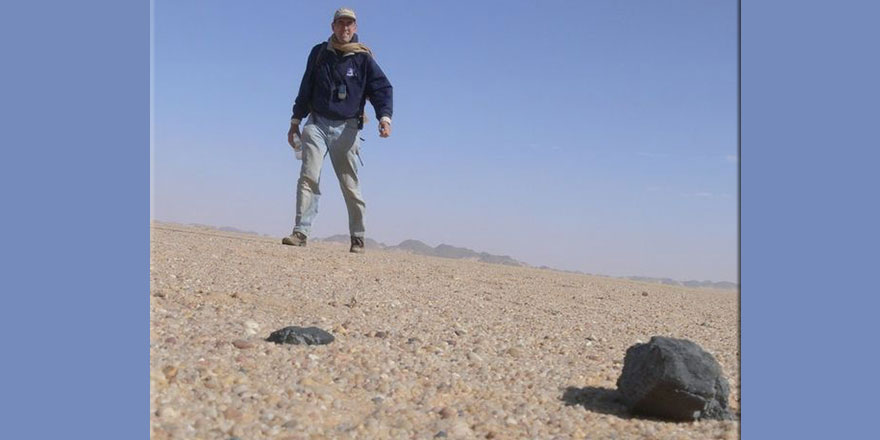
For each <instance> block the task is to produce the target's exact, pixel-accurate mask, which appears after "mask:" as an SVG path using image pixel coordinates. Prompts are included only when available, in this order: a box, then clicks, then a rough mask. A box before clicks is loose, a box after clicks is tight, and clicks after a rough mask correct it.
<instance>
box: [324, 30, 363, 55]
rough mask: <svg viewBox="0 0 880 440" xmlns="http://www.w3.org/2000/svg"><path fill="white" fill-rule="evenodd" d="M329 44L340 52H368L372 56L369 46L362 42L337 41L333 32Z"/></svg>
mask: <svg viewBox="0 0 880 440" xmlns="http://www.w3.org/2000/svg"><path fill="white" fill-rule="evenodd" d="M330 45H331V46H333V48H334V49H336V50H338V51H340V52H342V53H349V52H354V53H362V52H363V53H367V54H369V55H370V56H373V51H371V50H370V48H369V47H367V46H366V45H365V44H363V43H343V42H341V41H339V40H338V39H336V34H333V35H331V36H330Z"/></svg>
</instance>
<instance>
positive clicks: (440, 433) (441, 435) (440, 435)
mask: <svg viewBox="0 0 880 440" xmlns="http://www.w3.org/2000/svg"><path fill="white" fill-rule="evenodd" d="M434 438H446V431H439V432H437V433H436V434H434Z"/></svg>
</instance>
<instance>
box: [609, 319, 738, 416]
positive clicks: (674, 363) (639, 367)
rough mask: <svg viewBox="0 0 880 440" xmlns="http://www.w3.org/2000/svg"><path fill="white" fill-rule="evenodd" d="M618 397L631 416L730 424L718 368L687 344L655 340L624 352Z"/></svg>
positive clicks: (726, 388) (724, 385) (726, 389)
mask: <svg viewBox="0 0 880 440" xmlns="http://www.w3.org/2000/svg"><path fill="white" fill-rule="evenodd" d="M617 391H618V392H619V393H620V396H621V397H622V400H623V402H624V403H625V404H626V405H627V407H628V408H629V411H630V412H631V413H633V414H642V415H646V416H652V417H659V418H663V419H670V420H679V421H693V420H698V419H718V420H724V419H730V418H732V415H731V414H730V411H729V409H728V407H727V395H728V393H729V391H730V388H729V385H728V384H727V379H725V378H724V376H723V374H722V371H721V366H720V365H718V361H716V360H715V358H714V357H713V356H712V355H711V354H709V353H708V352H706V351H705V350H703V349H702V348H700V346H699V345H697V344H695V343H693V342H691V341H688V340H685V339H673V338H666V337H662V336H654V337H652V338H651V341H649V342H648V343H647V344H636V345H633V346H632V347H630V348H628V349H627V350H626V357H625V358H624V360H623V371H622V372H621V373H620V377H619V378H618V379H617Z"/></svg>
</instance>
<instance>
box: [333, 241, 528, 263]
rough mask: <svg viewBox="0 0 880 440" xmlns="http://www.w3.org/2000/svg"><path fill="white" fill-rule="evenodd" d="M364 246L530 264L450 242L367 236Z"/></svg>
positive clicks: (437, 255) (422, 253)
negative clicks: (433, 244)
mask: <svg viewBox="0 0 880 440" xmlns="http://www.w3.org/2000/svg"><path fill="white" fill-rule="evenodd" d="M320 241H329V242H336V243H346V244H348V243H350V242H351V238H349V236H348V235H343V234H338V235H333V236H330V237H327V238H323V239H320ZM364 246H366V247H367V249H370V248H372V249H384V250H390V251H404V252H410V253H413V254H417V255H427V256H430V257H441V258H453V259H466V260H475V261H482V262H484V263H492V264H506V265H508V266H528V264H526V263H523V262H522V261H518V260H515V259H513V258H511V257H509V256H507V255H492V254H490V253H486V252H477V251H474V250H471V249H468V248H463V247H456V246H450V245H448V244H441V245H438V246H436V247H431V246H429V245H427V244H425V243H423V242H421V241H419V240H404V241H402V242H400V244H398V245H396V246H388V245H386V244H384V243H380V242H377V241H375V240H373V239H370V238H367V239H364Z"/></svg>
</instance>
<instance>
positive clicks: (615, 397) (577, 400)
mask: <svg viewBox="0 0 880 440" xmlns="http://www.w3.org/2000/svg"><path fill="white" fill-rule="evenodd" d="M562 401H563V402H565V405H566V406H575V405H581V406H583V407H584V408H586V409H588V410H590V411H593V412H597V413H602V414H610V415H613V416H617V417H620V418H624V419H631V418H632V416H631V415H630V414H629V412H628V411H627V410H626V405H624V404H623V402H621V401H620V395H619V394H618V392H617V390H614V389H611V388H600V387H584V388H577V387H568V388H566V389H565V392H564V393H563V394H562Z"/></svg>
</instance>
